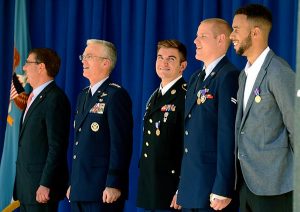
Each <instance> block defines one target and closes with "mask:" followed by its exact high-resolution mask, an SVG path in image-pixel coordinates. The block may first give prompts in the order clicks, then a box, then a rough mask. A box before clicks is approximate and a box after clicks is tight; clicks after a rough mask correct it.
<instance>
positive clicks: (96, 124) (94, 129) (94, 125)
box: [91, 122, 99, 132]
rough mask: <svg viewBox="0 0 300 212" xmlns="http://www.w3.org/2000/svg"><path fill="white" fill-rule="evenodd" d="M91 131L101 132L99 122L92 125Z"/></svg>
mask: <svg viewBox="0 0 300 212" xmlns="http://www.w3.org/2000/svg"><path fill="white" fill-rule="evenodd" d="M91 129H92V130H93V131H94V132H97V131H98V130H99V124H98V123H97V122H93V123H92V124H91Z"/></svg>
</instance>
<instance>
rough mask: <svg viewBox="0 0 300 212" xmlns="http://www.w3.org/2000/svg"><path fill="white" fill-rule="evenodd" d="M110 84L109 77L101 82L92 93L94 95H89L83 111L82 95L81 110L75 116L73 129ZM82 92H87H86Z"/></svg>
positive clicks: (82, 100) (83, 97) (76, 127)
mask: <svg viewBox="0 0 300 212" xmlns="http://www.w3.org/2000/svg"><path fill="white" fill-rule="evenodd" d="M109 84H110V79H107V80H105V81H104V82H103V84H102V85H101V86H100V87H99V88H98V89H97V91H96V92H95V93H94V95H93V96H92V97H91V99H90V101H89V102H88V103H87V105H86V109H85V111H83V105H84V99H85V95H83V96H82V97H81V98H82V99H81V101H80V106H79V110H80V111H81V112H82V113H81V114H80V115H79V114H78V115H77V118H76V125H75V130H77V129H78V127H79V126H80V125H81V123H82V122H83V120H84V119H85V118H86V116H87V115H88V114H89V111H90V110H91V108H92V107H93V106H94V105H95V104H96V103H97V102H98V101H99V98H100V97H101V95H102V94H103V92H104V91H105V90H106V89H107V87H108V85H109ZM84 94H87V93H86V92H85V93H84Z"/></svg>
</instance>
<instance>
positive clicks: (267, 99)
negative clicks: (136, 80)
mask: <svg viewBox="0 0 300 212" xmlns="http://www.w3.org/2000/svg"><path fill="white" fill-rule="evenodd" d="M232 27H233V32H232V33H231V35H230V39H231V40H232V42H233V44H234V48H235V50H236V52H237V53H238V54H239V55H243V56H245V57H247V60H248V62H247V64H246V67H245V69H244V70H243V71H242V73H241V75H240V77H239V90H238V95H237V98H238V99H237V100H238V110H237V117H236V154H237V158H238V161H237V162H238V164H237V167H239V168H241V170H240V169H239V172H238V177H239V178H238V179H239V182H240V184H241V187H240V189H239V190H240V207H241V211H242V212H244V211H272V212H276V211H278V212H281V211H293V204H292V198H293V194H292V191H293V188H294V187H293V163H294V159H293V156H294V153H293V148H294V145H293V143H294V142H293V135H294V129H293V122H294V93H295V90H294V89H295V73H294V72H293V71H292V70H291V68H290V66H289V65H288V64H287V63H286V62H285V61H284V60H283V59H282V58H280V57H278V56H276V55H275V54H274V52H273V51H272V50H271V49H270V48H269V47H268V37H269V33H270V30H271V28H272V14H271V12H270V11H269V10H268V9H267V8H265V7H264V6H262V5H258V4H252V5H248V6H245V7H242V8H240V9H238V10H237V11H236V12H235V16H234V19H233V23H232Z"/></svg>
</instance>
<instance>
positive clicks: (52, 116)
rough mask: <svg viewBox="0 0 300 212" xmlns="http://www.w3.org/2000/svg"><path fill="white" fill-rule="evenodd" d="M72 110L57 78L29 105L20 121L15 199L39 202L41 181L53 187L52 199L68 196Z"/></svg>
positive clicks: (27, 202)
mask: <svg viewBox="0 0 300 212" xmlns="http://www.w3.org/2000/svg"><path fill="white" fill-rule="evenodd" d="M70 114H71V106H70V102H69V100H68V98H67V96H66V95H65V94H64V92H63V91H62V90H61V89H60V88H59V87H58V86H57V85H56V84H55V82H51V83H50V84H49V85H47V86H46V87H45V88H44V90H43V91H42V92H41V93H40V94H39V95H38V96H37V97H36V98H35V100H34V101H33V102H32V104H31V106H30V107H29V109H28V111H27V113H26V116H25V119H24V122H23V123H21V124H20V126H21V129H20V135H19V146H18V156H17V162H16V165H17V169H16V180H15V187H14V199H18V200H20V202H21V203H22V204H37V201H36V199H35V198H36V191H37V189H38V187H39V186H40V185H43V186H46V187H48V188H50V202H53V201H54V202H55V201H59V200H61V199H63V198H64V197H65V194H66V191H67V188H68V164H67V149H68V143H69V129H70ZM22 120H23V118H21V122H22Z"/></svg>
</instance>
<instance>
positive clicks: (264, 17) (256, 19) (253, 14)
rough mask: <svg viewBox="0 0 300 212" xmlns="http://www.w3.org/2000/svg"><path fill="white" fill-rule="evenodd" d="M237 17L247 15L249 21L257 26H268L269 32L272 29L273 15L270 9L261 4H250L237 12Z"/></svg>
mask: <svg viewBox="0 0 300 212" xmlns="http://www.w3.org/2000/svg"><path fill="white" fill-rule="evenodd" d="M235 15H246V16H247V19H248V20H250V21H252V22H253V23H254V24H255V25H258V26H260V25H264V26H267V29H268V31H270V30H271V28H272V13H271V12H270V10H269V9H268V8H266V7H265V6H263V5H260V4H249V5H247V6H245V7H241V8H239V9H237V10H236V11H235Z"/></svg>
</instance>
